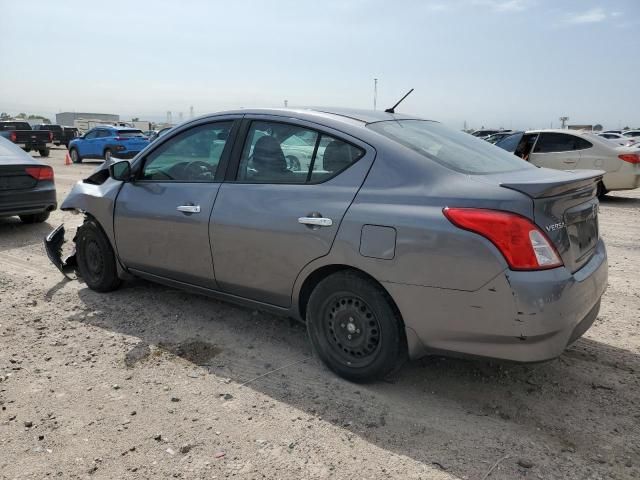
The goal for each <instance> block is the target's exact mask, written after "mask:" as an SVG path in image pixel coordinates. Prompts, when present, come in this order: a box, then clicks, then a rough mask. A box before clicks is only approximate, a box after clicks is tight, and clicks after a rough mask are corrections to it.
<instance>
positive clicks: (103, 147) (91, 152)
mask: <svg viewBox="0 0 640 480" xmlns="http://www.w3.org/2000/svg"><path fill="white" fill-rule="evenodd" d="M148 144H149V139H148V138H147V137H145V136H144V134H143V133H142V130H138V129H135V128H129V127H113V126H109V125H105V126H100V127H96V128H93V129H91V130H89V131H88V132H87V133H85V134H84V135H83V136H82V137H78V138H76V139H75V140H72V141H71V142H70V143H69V155H71V161H72V162H73V163H80V162H82V160H83V159H85V158H102V159H104V160H110V159H111V156H114V157H117V158H133V157H135V156H136V155H137V154H138V152H139V151H140V150H142V149H143V148H144V147H146V146H147V145H148Z"/></svg>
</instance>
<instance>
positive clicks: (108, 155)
mask: <svg viewBox="0 0 640 480" xmlns="http://www.w3.org/2000/svg"><path fill="white" fill-rule="evenodd" d="M102 157H103V158H104V161H105V162H108V161H110V160H111V149H110V148H106V149H105V150H104V154H103V155H102Z"/></svg>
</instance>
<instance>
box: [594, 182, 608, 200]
mask: <svg viewBox="0 0 640 480" xmlns="http://www.w3.org/2000/svg"><path fill="white" fill-rule="evenodd" d="M607 193H609V190H607V189H606V188H605V186H604V183H602V182H600V183H598V190H597V195H598V198H604V196H605V195H606V194H607Z"/></svg>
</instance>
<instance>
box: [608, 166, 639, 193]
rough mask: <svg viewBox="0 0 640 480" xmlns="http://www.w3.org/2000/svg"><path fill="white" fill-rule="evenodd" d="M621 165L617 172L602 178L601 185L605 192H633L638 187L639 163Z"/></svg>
mask: <svg viewBox="0 0 640 480" xmlns="http://www.w3.org/2000/svg"><path fill="white" fill-rule="evenodd" d="M622 163H623V165H622V166H621V167H620V169H619V170H618V171H616V172H611V173H607V174H605V175H604V177H602V183H604V186H605V188H606V189H607V190H633V189H635V188H639V187H640V163H636V164H633V163H628V162H622Z"/></svg>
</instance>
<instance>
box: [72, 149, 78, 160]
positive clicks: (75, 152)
mask: <svg viewBox="0 0 640 480" xmlns="http://www.w3.org/2000/svg"><path fill="white" fill-rule="evenodd" d="M71 161H72V162H73V163H78V152H77V151H76V150H75V149H74V150H71Z"/></svg>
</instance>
